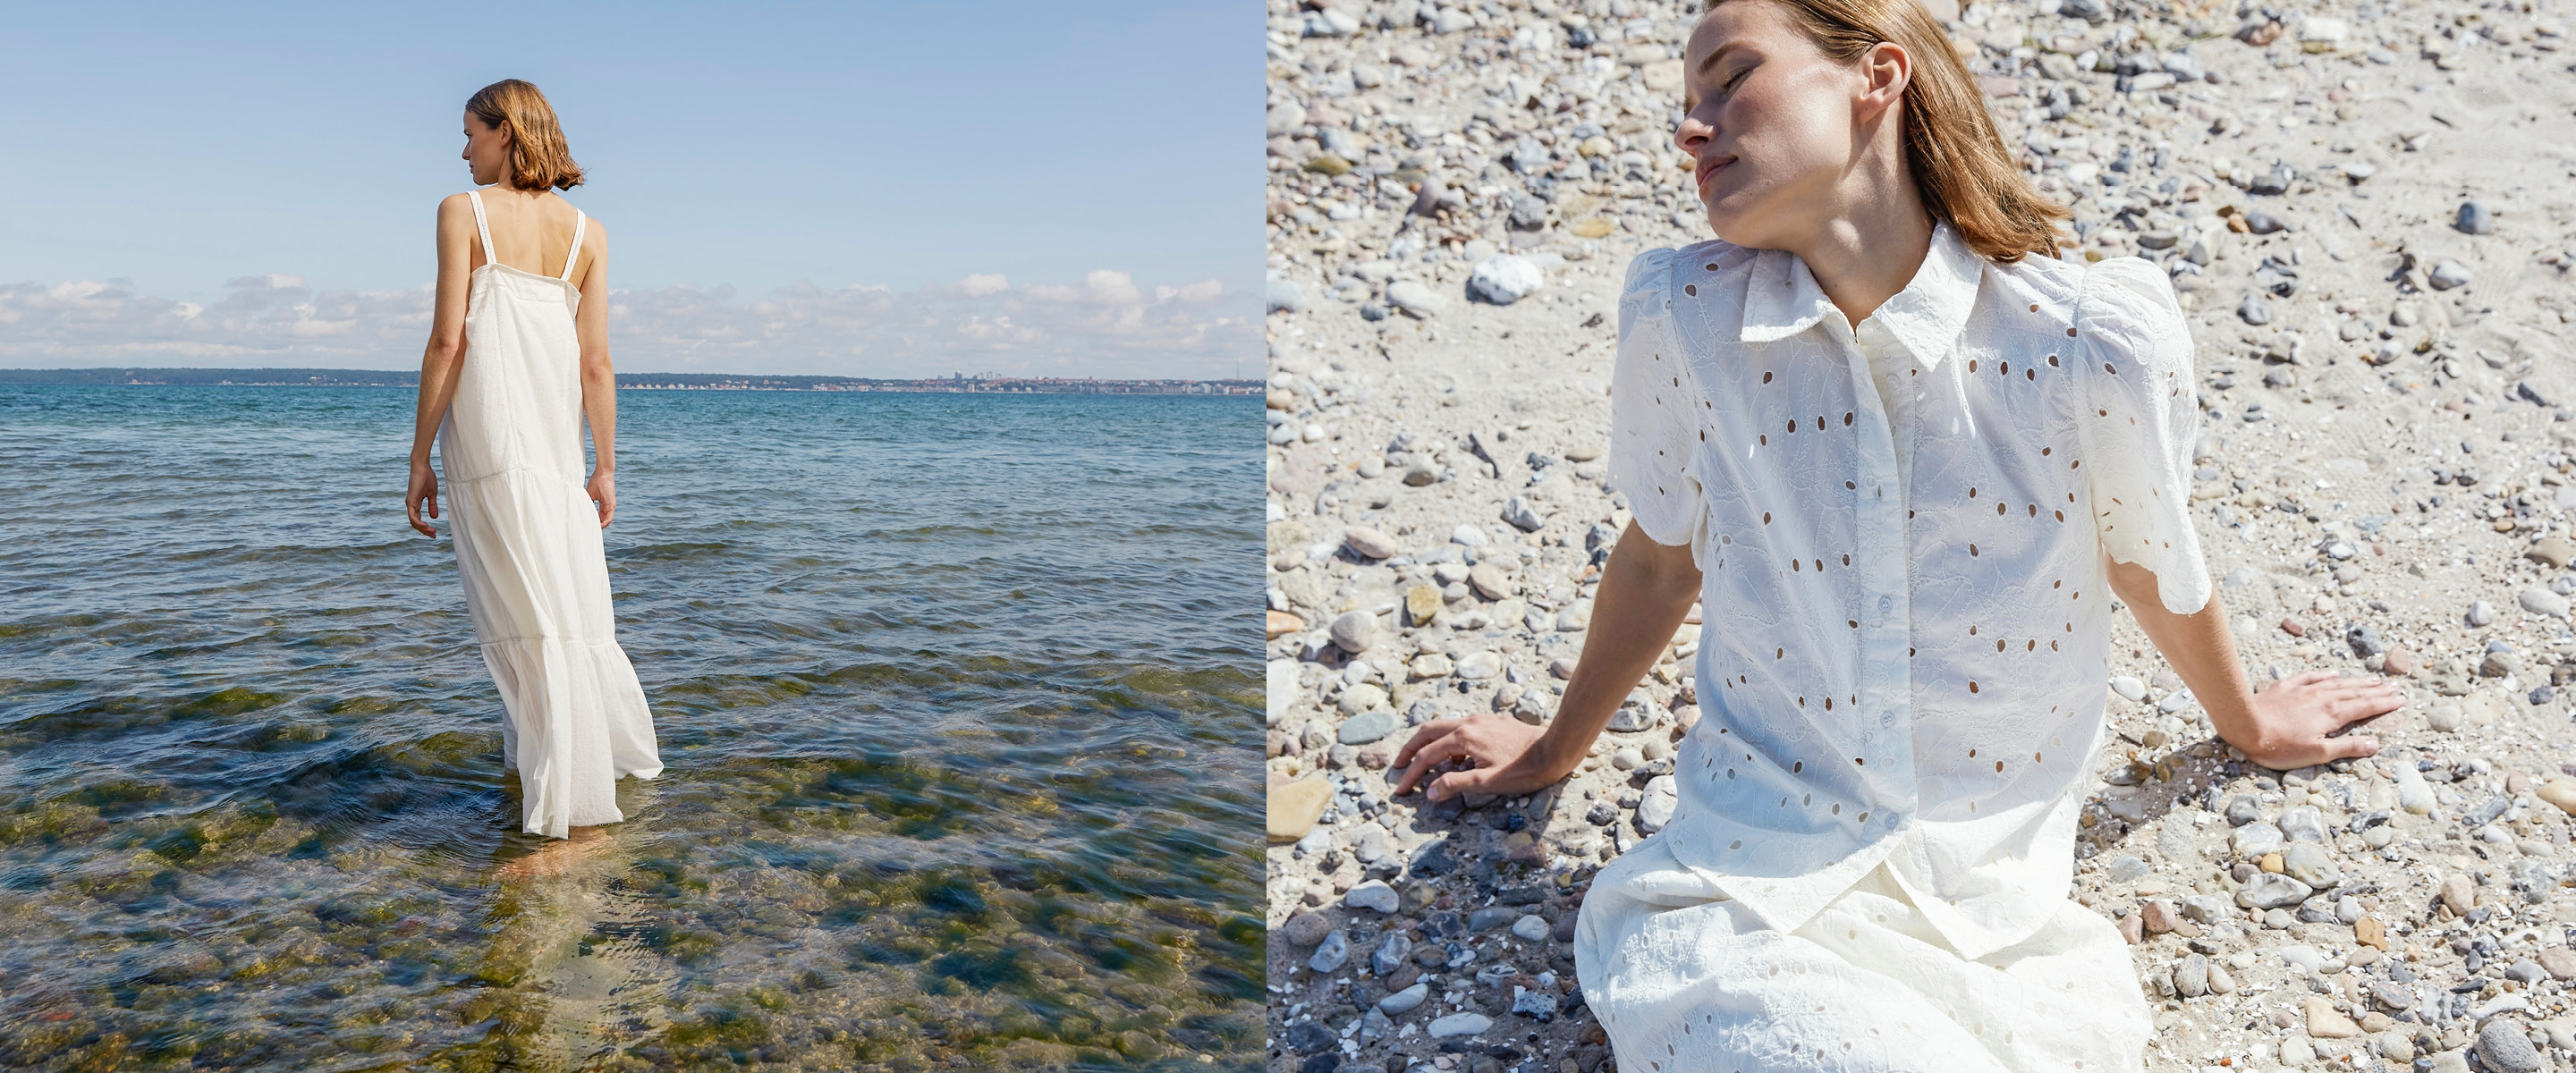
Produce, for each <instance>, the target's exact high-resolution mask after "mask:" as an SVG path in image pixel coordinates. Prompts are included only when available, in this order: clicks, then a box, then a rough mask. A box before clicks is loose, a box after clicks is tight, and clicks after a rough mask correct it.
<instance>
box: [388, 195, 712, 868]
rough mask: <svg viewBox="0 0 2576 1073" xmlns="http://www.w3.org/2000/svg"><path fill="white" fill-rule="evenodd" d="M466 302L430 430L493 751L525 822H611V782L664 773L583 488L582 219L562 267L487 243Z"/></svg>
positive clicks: (478, 208)
mask: <svg viewBox="0 0 2576 1073" xmlns="http://www.w3.org/2000/svg"><path fill="white" fill-rule="evenodd" d="M466 196H467V197H468V198H470V199H472V201H473V203H474V229H475V232H476V234H477V236H478V237H479V238H480V239H481V241H482V243H483V262H484V263H483V265H482V266H481V267H479V268H476V269H475V270H474V276H473V281H472V283H471V284H470V286H469V289H468V291H467V296H468V297H467V300H466V307H465V310H466V311H465V359H464V362H463V363H462V366H461V368H460V370H459V372H458V375H457V381H456V397H455V401H454V402H453V404H452V405H450V406H449V408H448V411H447V416H446V418H445V419H444V420H443V421H442V422H441V423H440V425H439V429H438V449H439V465H440V471H441V477H442V482H443V483H444V484H445V486H446V489H445V490H446V495H447V509H448V512H449V518H450V525H449V532H450V533H451V534H452V535H453V536H454V538H455V541H456V565H457V570H458V572H459V573H460V574H462V575H463V576H464V580H465V603H466V606H467V607H468V608H469V609H471V610H472V612H473V615H474V633H475V639H476V640H477V641H479V642H480V643H481V645H482V649H483V663H484V665H485V666H486V667H489V668H490V669H491V671H492V679H493V681H494V682H495V683H496V684H498V685H499V686H500V690H501V701H502V704H503V706H504V707H505V708H506V709H507V716H506V718H505V719H504V720H503V721H502V724H501V728H502V729H501V740H502V749H503V756H504V763H505V764H506V765H507V766H508V767H509V768H510V769H512V770H515V771H517V772H518V773H519V784H520V790H521V798H520V821H521V825H522V827H523V828H524V829H525V830H526V831H527V832H528V833H530V834H542V835H547V836H550V837H554V838H563V837H565V831H566V829H567V828H570V827H585V826H591V825H595V824H604V823H616V822H618V821H620V820H623V819H625V818H626V817H625V815H624V814H623V813H621V812H619V811H618V808H617V789H616V783H617V780H618V778H619V777H621V776H625V775H633V776H636V777H638V778H644V779H650V778H653V777H655V776H657V775H660V774H661V773H662V761H661V759H660V755H659V752H658V750H657V749H656V747H655V744H654V740H653V719H652V713H651V712H650V711H649V710H648V709H647V708H646V707H645V703H644V689H643V687H642V685H641V684H639V683H638V682H637V681H636V679H635V668H634V667H633V666H632V665H630V664H628V663H627V661H626V653H625V651H624V650H623V649H620V648H619V647H618V646H617V637H616V627H617V620H616V616H615V613H614V612H613V611H612V610H611V608H610V606H609V596H608V557H607V553H606V551H605V549H604V547H603V545H602V543H601V540H600V527H599V513H598V510H597V508H596V507H595V506H593V505H592V503H591V500H590V496H589V494H588V493H587V492H586V491H585V490H584V487H583V465H582V441H581V435H582V406H581V346H580V343H579V341H578V340H577V339H576V337H575V335H574V332H573V311H574V309H575V308H576V307H577V306H578V304H579V303H580V301H581V292H580V290H579V289H577V288H576V287H575V286H574V285H573V283H572V268H573V265H574V264H575V263H576V262H578V261H579V260H580V257H581V239H582V234H583V232H584V231H586V230H587V229H588V226H589V222H590V221H589V219H588V218H587V217H584V216H580V215H579V214H578V210H576V215H575V222H574V225H573V239H572V251H571V252H570V253H568V254H566V255H565V257H564V271H563V275H561V276H544V275H539V274H538V273H535V272H530V271H526V270H524V269H519V268H513V267H511V266H509V265H505V264H501V263H500V262H498V261H496V260H494V259H493V257H492V231H491V227H490V225H489V223H487V222H486V220H485V217H484V215H483V197H482V194H481V193H480V192H479V191H477V192H470V193H468V194H467V195H466Z"/></svg>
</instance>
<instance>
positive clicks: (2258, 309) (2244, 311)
mask: <svg viewBox="0 0 2576 1073" xmlns="http://www.w3.org/2000/svg"><path fill="white" fill-rule="evenodd" d="M2236 315H2237V316H2239V317H2242V318H2244V320H2245V323H2247V324H2270V323H2272V306H2271V304H2270V303H2268V302H2265V301H2264V300H2263V296H2262V295H2259V294H2249V295H2246V296H2245V300H2244V301H2242V302H2239V303H2237V304H2236Z"/></svg>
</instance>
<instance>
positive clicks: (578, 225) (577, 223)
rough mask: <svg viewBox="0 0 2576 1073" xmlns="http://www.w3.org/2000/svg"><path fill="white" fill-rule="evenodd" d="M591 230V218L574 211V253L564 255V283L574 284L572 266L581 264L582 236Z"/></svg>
mask: <svg viewBox="0 0 2576 1073" xmlns="http://www.w3.org/2000/svg"><path fill="white" fill-rule="evenodd" d="M589 228H590V217H589V216H587V215H584V214H583V213H582V211H581V210H580V209H574V210H572V252H571V253H567V254H565V255H564V270H563V281H564V282H566V283H570V282H572V266H573V265H575V264H578V263H580V262H581V235H582V232H583V231H586V230H588V229H589Z"/></svg>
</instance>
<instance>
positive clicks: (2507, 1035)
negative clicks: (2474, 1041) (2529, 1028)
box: [2478, 1017, 2542, 1073]
mask: <svg viewBox="0 0 2576 1073" xmlns="http://www.w3.org/2000/svg"><path fill="white" fill-rule="evenodd" d="M2525 1031H2526V1030H2525V1029H2524V1028H2523V1027H2522V1023H2521V1022H2519V1021H2515V1020H2512V1019H2510V1018H2504V1017H2498V1018H2496V1019H2495V1020H2492V1021H2489V1022H2487V1025H2486V1027H2485V1028H2481V1029H2479V1030H2478V1057H2479V1058H2480V1059H2483V1060H2485V1062H2486V1064H2487V1068H2488V1069H2492V1070H2497V1071H2498V1073H2539V1070H2540V1069H2541V1068H2542V1063H2541V1059H2540V1051H2539V1050H2538V1049H2537V1048H2535V1047H2533V1046H2532V1045H2531V1037H2530V1036H2527V1035H2524V1032H2525Z"/></svg>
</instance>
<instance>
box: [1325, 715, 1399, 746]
mask: <svg viewBox="0 0 2576 1073" xmlns="http://www.w3.org/2000/svg"><path fill="white" fill-rule="evenodd" d="M1399 724H1400V720H1399V719H1398V718H1397V716H1396V714H1395V710H1394V709H1392V708H1377V709H1373V710H1370V711H1365V712H1361V713H1360V714H1358V715H1354V716H1352V717H1350V718H1349V719H1348V720H1345V721H1344V722H1343V723H1342V730H1341V735H1340V737H1341V743H1342V744H1344V745H1366V744H1368V743H1370V742H1373V741H1377V740H1378V739H1380V738H1384V737H1386V736H1387V735H1389V734H1393V733H1395V732H1396V729H1397V727H1398V726H1399Z"/></svg>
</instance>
